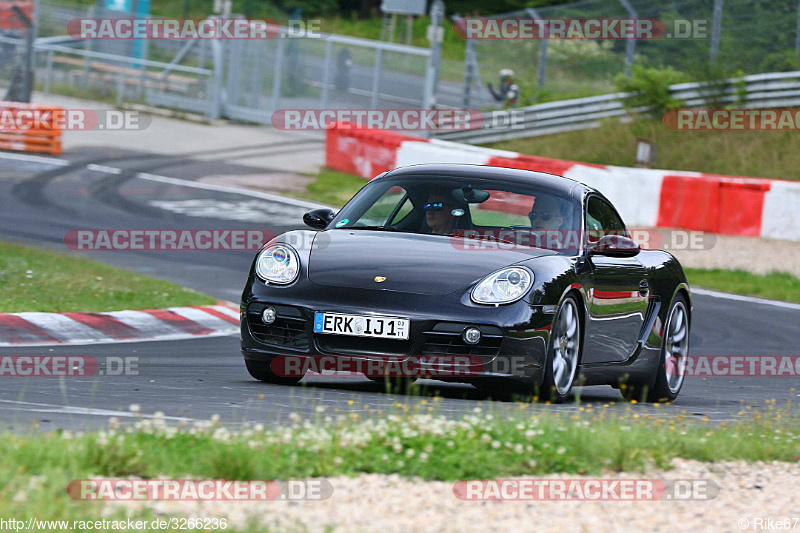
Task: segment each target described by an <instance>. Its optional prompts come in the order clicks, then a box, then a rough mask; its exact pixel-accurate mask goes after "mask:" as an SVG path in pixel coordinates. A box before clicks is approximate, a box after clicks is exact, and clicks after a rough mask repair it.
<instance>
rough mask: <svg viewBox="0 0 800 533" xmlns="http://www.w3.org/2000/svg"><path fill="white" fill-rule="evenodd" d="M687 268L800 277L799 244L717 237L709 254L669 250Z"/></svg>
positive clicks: (731, 236) (703, 251) (736, 237)
mask: <svg viewBox="0 0 800 533" xmlns="http://www.w3.org/2000/svg"><path fill="white" fill-rule="evenodd" d="M670 252H671V253H672V255H674V256H675V257H677V258H678V260H679V261H680V262H681V264H682V265H683V266H685V267H689V268H709V269H712V268H723V269H728V270H746V271H748V272H752V273H754V274H768V273H770V272H772V271H773V270H777V271H780V272H788V273H790V274H794V275H795V276H798V277H800V242H794V241H783V240H775V239H759V238H755V237H738V236H734V235H716V242H714V245H713V246H712V247H711V248H710V249H708V250H670Z"/></svg>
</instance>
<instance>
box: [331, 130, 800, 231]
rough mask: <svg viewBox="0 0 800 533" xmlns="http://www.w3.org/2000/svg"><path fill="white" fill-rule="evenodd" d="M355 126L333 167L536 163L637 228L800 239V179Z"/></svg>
mask: <svg viewBox="0 0 800 533" xmlns="http://www.w3.org/2000/svg"><path fill="white" fill-rule="evenodd" d="M353 128H354V126H349V125H347V124H341V125H340V127H335V128H331V129H329V130H328V131H327V139H326V145H325V160H326V165H327V166H329V167H331V168H333V169H336V170H340V171H342V172H349V173H351V174H356V175H358V176H361V177H364V178H368V179H369V178H372V177H374V176H376V175H377V174H380V173H381V172H385V171H387V170H390V169H393V168H395V167H401V166H408V165H419V164H423V163H464V164H473V165H490V166H498V167H508V168H519V169H524V170H535V171H539V172H547V173H550V174H557V175H560V176H564V177H567V178H572V179H574V180H576V181H579V182H582V183H585V184H587V185H589V186H592V187H594V188H596V189H597V190H599V191H600V192H602V193H603V194H605V195H606V196H607V197H608V198H609V200H611V201H612V202H613V203H614V205H615V206H616V207H617V209H618V210H619V211H620V214H621V215H622V217H623V219H624V220H625V221H626V222H627V223H628V224H629V225H631V226H634V227H664V228H682V229H688V230H699V231H708V232H712V233H720V234H727V235H745V236H750V237H765V238H771V239H787V240H793V241H800V217H797V216H796V211H797V208H798V206H800V182H796V181H783V180H774V179H765V178H748V177H741V176H722V175H716V174H704V173H700V172H687V171H680V170H654V169H644V168H628V167H617V166H611V165H595V164H590V163H580V162H577V161H567V160H563V159H553V158H548V157H539V156H532V155H525V154H520V153H517V152H509V151H505V150H495V149H491V148H483V147H480V146H472V145H469V144H463V143H456V142H450V141H442V140H438V139H424V138H419V137H412V136H409V135H403V134H400V133H396V132H392V131H385V130H374V129H366V128H365V129H353ZM521 207H526V208H530V206H521Z"/></svg>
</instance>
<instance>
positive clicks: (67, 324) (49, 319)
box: [14, 312, 109, 341]
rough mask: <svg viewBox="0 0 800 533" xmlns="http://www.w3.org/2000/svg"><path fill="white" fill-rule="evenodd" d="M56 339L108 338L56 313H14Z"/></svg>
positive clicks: (86, 339)
mask: <svg viewBox="0 0 800 533" xmlns="http://www.w3.org/2000/svg"><path fill="white" fill-rule="evenodd" d="M14 315H15V316H18V317H20V318H21V319H23V320H27V321H28V322H30V323H31V324H33V325H34V326H36V327H37V328H38V329H40V330H42V331H43V332H45V333H47V334H48V335H50V336H51V337H54V338H56V339H64V340H70V339H75V340H76V341H98V340H106V339H108V338H109V337H108V336H107V335H103V333H101V332H100V331H98V330H96V329H94V328H90V327H89V326H86V325H84V324H81V323H80V322H78V321H77V320H73V319H71V318H70V317H68V316H65V315H60V314H58V313H34V312H29V313H14Z"/></svg>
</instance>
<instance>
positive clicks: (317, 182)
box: [281, 168, 367, 208]
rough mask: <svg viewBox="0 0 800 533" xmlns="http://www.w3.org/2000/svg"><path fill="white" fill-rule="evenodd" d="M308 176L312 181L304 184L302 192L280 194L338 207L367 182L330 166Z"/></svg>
mask: <svg viewBox="0 0 800 533" xmlns="http://www.w3.org/2000/svg"><path fill="white" fill-rule="evenodd" d="M310 176H311V177H313V178H314V181H312V182H311V183H309V184H308V185H307V186H306V190H305V191H304V192H296V191H283V192H282V193H281V194H283V195H285V196H294V197H295V198H304V199H306V200H313V201H314V202H319V203H323V204H328V205H330V206H333V207H335V208H339V207H342V206H343V205H344V204H346V203H347V201H348V200H350V198H352V197H353V195H354V194H355V193H357V192H358V190H359V189H360V188H361V187H363V186H364V185H366V184H367V180H366V179H364V178H361V177H359V176H354V175H352V174H347V173H346V172H339V171H338V170H332V169H330V168H324V169H322V171H320V173H319V174H315V175H310Z"/></svg>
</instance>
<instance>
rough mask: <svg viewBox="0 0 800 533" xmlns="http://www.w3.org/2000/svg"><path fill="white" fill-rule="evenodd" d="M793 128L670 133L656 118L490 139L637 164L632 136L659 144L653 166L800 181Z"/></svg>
mask: <svg viewBox="0 0 800 533" xmlns="http://www.w3.org/2000/svg"><path fill="white" fill-rule="evenodd" d="M792 133H793V132H791V131H782V132H764V131H673V130H671V129H669V128H667V127H666V126H665V125H664V123H663V122H662V121H660V120H650V119H640V120H636V121H634V122H631V123H628V124H623V123H621V122H619V121H618V120H615V119H610V120H606V121H604V122H603V123H602V125H601V126H600V127H599V128H595V129H589V130H582V131H570V132H565V133H556V134H553V135H545V136H542V137H530V138H527V139H515V140H511V141H504V142H499V143H493V144H491V145H489V146H491V147H492V148H501V149H503V150H512V151H516V152H521V153H523V154H531V155H538V156H544V157H555V158H561V159H569V160H572V161H582V162H586V163H598V164H603V165H619V166H625V167H632V166H635V155H636V139H637V138H646V139H649V140H650V141H652V142H654V143H655V145H656V147H657V150H658V152H657V156H656V168H668V169H671V170H693V171H697V172H708V173H711V174H730V175H734V176H752V177H762V178H775V179H788V180H796V179H800V174H798V173H797V168H798V166H800V151H798V150H795V149H793V147H794V146H795V143H796V137H794V136H792Z"/></svg>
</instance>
